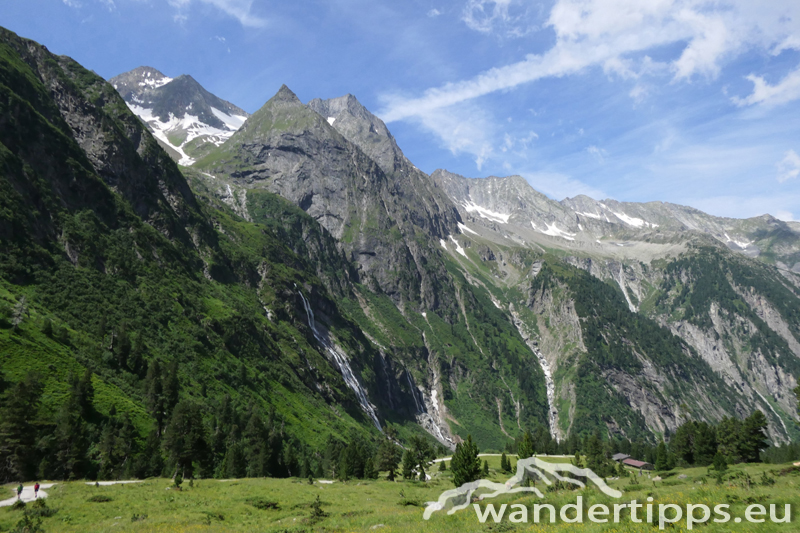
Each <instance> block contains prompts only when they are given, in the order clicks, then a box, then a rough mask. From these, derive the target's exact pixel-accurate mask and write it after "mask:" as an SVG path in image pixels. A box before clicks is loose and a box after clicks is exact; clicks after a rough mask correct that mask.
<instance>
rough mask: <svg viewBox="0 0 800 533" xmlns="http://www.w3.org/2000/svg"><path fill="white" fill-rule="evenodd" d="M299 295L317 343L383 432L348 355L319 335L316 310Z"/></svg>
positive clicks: (325, 337) (299, 292)
mask: <svg viewBox="0 0 800 533" xmlns="http://www.w3.org/2000/svg"><path fill="white" fill-rule="evenodd" d="M297 293H298V294H299V295H300V298H301V299H302V300H303V307H304V308H305V310H306V317H307V318H308V326H309V327H310V328H311V331H312V332H313V333H314V338H315V339H317V342H319V343H320V344H321V345H322V347H323V348H325V351H326V352H328V354H329V355H330V356H331V358H333V362H334V363H336V366H337V367H338V368H339V372H340V373H341V374H342V378H344V382H345V383H346V384H347V386H348V387H350V388H351V389H352V391H353V392H355V393H356V397H357V398H358V403H359V404H361V409H363V410H364V412H365V413H367V414H368V415H369V417H370V418H371V419H372V423H373V424H375V427H376V428H378V430H379V431H383V430H382V429H381V423H380V421H379V420H378V415H377V413H376V412H375V408H374V407H373V406H372V404H371V403H370V402H369V398H367V391H365V390H364V387H362V386H361V383H359V381H358V379H357V378H356V376H355V374H354V373H353V369H352V368H351V367H350V361H349V360H348V359H347V355H345V354H344V352H342V351H341V350H340V349H339V347H338V346H336V344H334V343H331V342H330V340H329V339H328V338H327V336H325V335H321V334H320V333H319V331H318V330H317V325H316V322H315V320H314V310H313V309H311V304H309V303H308V300H306V297H305V296H304V295H303V293H302V292H301V291H297Z"/></svg>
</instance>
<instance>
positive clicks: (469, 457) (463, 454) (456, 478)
mask: <svg viewBox="0 0 800 533" xmlns="http://www.w3.org/2000/svg"><path fill="white" fill-rule="evenodd" d="M450 470H451V471H452V472H453V483H454V484H455V486H456V487H460V486H461V485H463V484H464V483H469V482H471V481H477V480H478V479H480V477H481V460H480V459H479V458H478V447H477V446H476V445H475V443H474V442H472V435H467V440H465V441H464V442H459V443H458V444H457V445H456V451H455V453H453V459H452V460H451V461H450Z"/></svg>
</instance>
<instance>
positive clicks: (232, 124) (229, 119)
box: [187, 104, 247, 140]
mask: <svg viewBox="0 0 800 533" xmlns="http://www.w3.org/2000/svg"><path fill="white" fill-rule="evenodd" d="M189 107H192V104H189ZM187 109H188V108H187ZM211 112H212V113H214V116H215V117H217V118H218V119H220V120H221V121H222V123H223V124H225V125H226V126H227V127H228V129H229V130H231V133H230V135H228V137H230V136H231V135H233V133H234V132H235V131H236V130H238V129H239V128H241V127H242V124H244V121H245V120H247V117H245V116H242V115H229V114H227V113H225V112H224V111H220V110H219V109H217V108H216V107H211ZM226 140H227V139H226Z"/></svg>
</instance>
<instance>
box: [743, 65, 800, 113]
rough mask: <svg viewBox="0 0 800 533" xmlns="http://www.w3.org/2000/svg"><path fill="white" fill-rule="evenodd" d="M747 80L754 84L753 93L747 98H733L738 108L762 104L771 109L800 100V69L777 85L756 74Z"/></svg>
mask: <svg viewBox="0 0 800 533" xmlns="http://www.w3.org/2000/svg"><path fill="white" fill-rule="evenodd" d="M747 79H748V80H750V81H752V82H753V92H752V93H750V95H749V96H747V97H746V98H738V97H733V98H732V100H733V102H734V103H735V104H736V105H738V106H746V105H754V104H761V105H764V106H767V107H771V106H776V105H780V104H785V103H787V102H791V101H792V100H797V99H798V98H800V68H798V69H797V70H795V71H793V72H790V73H789V74H788V75H787V76H786V77H785V78H783V79H782V80H781V81H780V82H778V83H777V84H775V85H770V84H769V83H767V82H766V80H764V78H762V77H761V76H756V75H754V74H751V75H749V76H747Z"/></svg>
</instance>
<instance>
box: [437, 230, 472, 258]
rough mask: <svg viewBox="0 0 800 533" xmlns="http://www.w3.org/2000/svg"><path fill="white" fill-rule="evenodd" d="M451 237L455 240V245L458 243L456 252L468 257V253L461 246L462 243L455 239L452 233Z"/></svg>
mask: <svg viewBox="0 0 800 533" xmlns="http://www.w3.org/2000/svg"><path fill="white" fill-rule="evenodd" d="M449 239H450V240H451V241H453V244H455V245H456V252H458V253H460V254H461V255H463V256H464V257H467V254H466V252H464V249H463V248H462V247H461V245H460V244H458V241H457V240H456V239H455V237H453V236H452V235H450V237H449ZM442 246H444V245H442Z"/></svg>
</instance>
